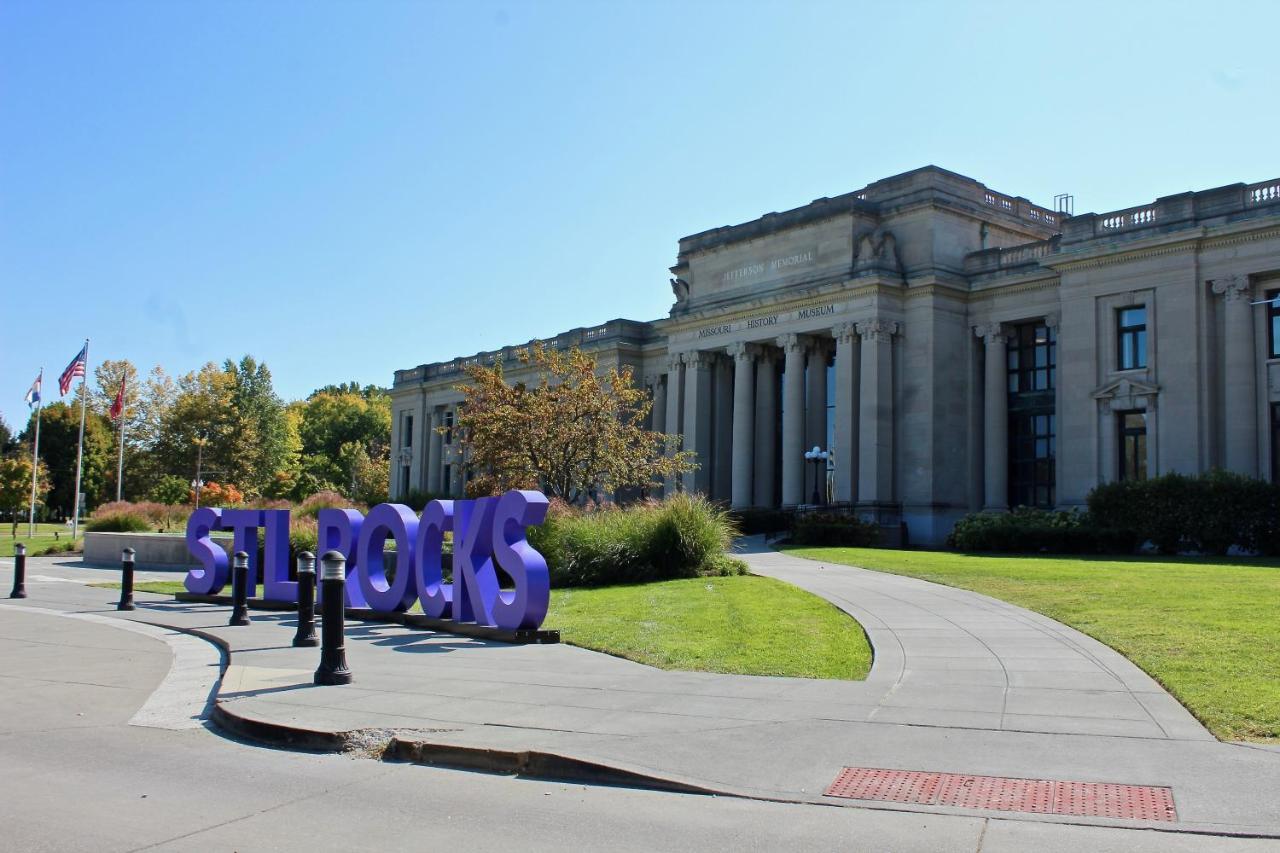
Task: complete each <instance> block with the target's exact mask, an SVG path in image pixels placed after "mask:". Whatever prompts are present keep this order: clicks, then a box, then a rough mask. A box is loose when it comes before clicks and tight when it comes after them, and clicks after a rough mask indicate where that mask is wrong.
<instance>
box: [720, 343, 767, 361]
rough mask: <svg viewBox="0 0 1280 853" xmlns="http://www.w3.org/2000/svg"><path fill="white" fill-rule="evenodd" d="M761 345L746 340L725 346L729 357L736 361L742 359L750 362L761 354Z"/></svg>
mask: <svg viewBox="0 0 1280 853" xmlns="http://www.w3.org/2000/svg"><path fill="white" fill-rule="evenodd" d="M759 349H760V348H759V347H757V346H755V345H753V344H749V343H747V342H746V341H735V342H734V343H731V344H729V345H728V346H727V347H725V352H726V353H728V354H729V358H731V359H733V360H734V361H740V362H743V363H745V364H750V363H751V362H752V361H754V360H755V358H756V356H757V355H758V354H759Z"/></svg>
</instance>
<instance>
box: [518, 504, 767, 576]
mask: <svg viewBox="0 0 1280 853" xmlns="http://www.w3.org/2000/svg"><path fill="white" fill-rule="evenodd" d="M736 535H737V528H736V527H735V525H734V523H733V520H732V519H731V518H730V517H729V514H728V513H727V512H726V511H725V510H724V509H722V508H721V507H719V506H717V505H716V504H713V503H711V502H710V501H708V500H706V499H705V498H703V497H700V496H699V497H691V496H689V495H687V494H683V493H681V494H677V495H673V496H672V497H670V498H668V499H666V500H664V501H661V502H657V501H649V502H645V503H639V504H633V505H632V506H629V507H627V508H625V509H619V508H617V507H609V508H604V509H597V510H591V511H583V510H578V509H573V508H570V507H568V506H566V505H564V504H562V503H556V504H554V505H553V507H552V510H551V512H549V513H548V514H547V519H546V521H545V522H543V524H542V525H541V526H539V527H532V528H530V529H529V542H530V544H532V545H533V547H535V548H536V549H538V551H540V552H541V553H542V555H543V556H544V557H546V559H547V566H548V568H549V569H550V571H551V584H552V586H553V587H568V586H604V585H609V584H622V583H640V582H644V581H653V580H667V579H670V578H691V577H700V576H713V575H736V574H743V573H745V571H746V566H745V564H743V563H742V561H741V560H735V559H733V558H731V557H728V556H726V554H725V552H726V551H727V550H728V549H729V547H730V545H731V544H732V542H733V537H734V536H736Z"/></svg>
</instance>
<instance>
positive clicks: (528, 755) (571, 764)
mask: <svg viewBox="0 0 1280 853" xmlns="http://www.w3.org/2000/svg"><path fill="white" fill-rule="evenodd" d="M234 705H235V701H234V700H232V701H223V700H218V702H217V703H216V704H215V705H214V709H213V714H212V715H211V717H210V719H211V721H212V722H213V723H214V725H216V726H217V727H218V728H220V729H222V730H224V731H226V732H228V733H230V734H233V735H236V736H237V737H242V738H245V739H248V740H252V741H255V742H258V743H262V744H264V745H268V746H275V747H282V748H287V749H298V750H306V751H308V752H330V753H333V752H339V753H340V752H365V753H367V754H374V755H376V757H378V758H380V759H381V760H383V761H404V762H408V763H410V764H423V765H428V766H432V767H443V768H447V769H451V770H474V771H479V772H482V773H496V774H499V775H504V776H527V777H532V778H537V779H548V780H555V781H559V782H576V783H584V784H591V785H616V786H618V787H626V788H643V789H647V790H655V791H671V792H675V793H681V794H703V795H710V796H728V797H746V796H749V795H746V794H740V793H735V792H732V791H725V790H717V789H713V788H708V787H704V786H700V785H696V784H693V783H691V782H683V781H680V780H676V779H669V778H663V777H660V776H653V775H650V774H646V773H640V772H637V771H634V770H627V769H624V768H621V767H613V766H610V765H607V764H602V763H600V762H596V761H589V760H586V759H581V758H574V757H573V756H568V755H560V754H558V753H552V752H541V751H538V750H507V749H492V748H488V747H474V746H462V745H459V744H449V743H439V742H434V741H430V740H422V739H416V738H406V737H402V736H398V735H391V736H389V737H382V738H379V737H378V732H379V730H377V729H354V730H351V731H345V732H331V731H320V730H318V729H310V728H306V727H304V726H291V725H285V724H283V723H275V722H269V721H266V720H260V719H256V718H253V717H248V716H245V715H242V714H238V713H236V712H235V710H234ZM373 740H377V741H380V743H379V744H378V745H377V747H376V748H371V741H373ZM751 798H752V799H764V798H762V797H751ZM779 801H780V802H798V801H793V800H779Z"/></svg>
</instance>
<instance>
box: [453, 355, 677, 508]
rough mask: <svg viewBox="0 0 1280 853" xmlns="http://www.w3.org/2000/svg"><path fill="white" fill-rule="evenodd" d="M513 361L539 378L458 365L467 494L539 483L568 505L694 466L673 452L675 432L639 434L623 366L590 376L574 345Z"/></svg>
mask: <svg viewBox="0 0 1280 853" xmlns="http://www.w3.org/2000/svg"><path fill="white" fill-rule="evenodd" d="M518 358H519V360H520V363H521V364H523V365H526V366H528V367H531V368H533V370H534V371H536V373H537V376H538V378H537V382H536V384H534V385H533V386H532V387H530V386H528V385H526V384H525V383H523V382H516V383H508V382H507V379H506V376H505V375H504V373H503V368H502V362H497V363H495V364H494V365H493V366H492V367H485V366H483V365H473V366H471V367H468V368H467V369H466V373H467V376H468V378H469V379H470V380H471V384H467V385H459V386H458V390H459V391H461V392H462V394H463V395H464V397H465V398H466V399H465V401H464V403H463V405H462V406H461V407H459V416H458V431H459V437H460V440H461V442H462V447H463V451H464V453H465V454H466V457H467V458H468V459H469V460H470V464H471V466H472V474H473V476H472V478H471V480H470V482H469V484H468V488H469V490H470V491H471V492H472V493H474V494H496V493H499V492H503V491H506V490H507V489H528V488H537V487H539V486H541V487H542V488H543V489H545V490H546V491H547V493H548V494H550V495H552V496H554V497H558V498H561V499H563V500H565V501H568V502H569V503H580V502H582V501H584V500H587V499H591V500H594V501H599V499H600V498H601V497H602V493H609V492H613V493H616V492H617V491H618V490H619V489H623V488H627V487H641V488H644V487H649V486H653V485H656V484H657V483H659V482H660V481H661V480H662V479H664V478H666V477H673V476H676V475H679V474H681V473H683V472H685V471H689V470H692V469H693V468H694V467H696V463H695V461H694V454H693V453H692V452H689V451H681V450H680V449H679V446H680V436H678V435H665V434H663V433H661V432H656V431H652V430H647V429H645V428H644V421H645V419H646V417H647V416H648V414H649V410H650V407H651V406H652V402H651V401H650V400H649V397H648V395H647V394H646V393H645V391H644V390H643V389H641V388H636V387H635V386H634V385H633V384H632V376H631V369H630V368H629V367H624V368H623V369H621V370H618V369H616V368H610V369H609V370H607V371H604V372H603V373H602V372H600V371H599V370H597V366H596V361H595V359H594V358H592V357H591V356H589V355H587V354H586V353H583V352H582V351H580V350H578V349H577V348H574V349H572V350H570V351H568V352H560V351H557V350H549V349H547V348H546V347H544V346H543V345H541V344H535V345H534V346H533V348H532V349H528V350H521V351H520V352H519V355H518Z"/></svg>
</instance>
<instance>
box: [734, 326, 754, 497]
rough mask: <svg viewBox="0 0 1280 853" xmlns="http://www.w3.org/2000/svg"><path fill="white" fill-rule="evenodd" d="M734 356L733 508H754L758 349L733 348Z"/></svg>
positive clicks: (736, 345)
mask: <svg viewBox="0 0 1280 853" xmlns="http://www.w3.org/2000/svg"><path fill="white" fill-rule="evenodd" d="M729 355H731V356H732V357H733V479H732V480H731V481H730V483H731V485H732V492H731V494H730V500H729V503H730V505H732V506H734V507H747V506H751V502H752V494H753V491H752V477H751V469H752V467H753V463H754V462H755V428H756V406H755V390H756V377H755V369H754V368H755V348H754V347H752V346H751V345H750V344H745V343H741V342H739V343H736V344H731V345H730V346H729Z"/></svg>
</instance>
